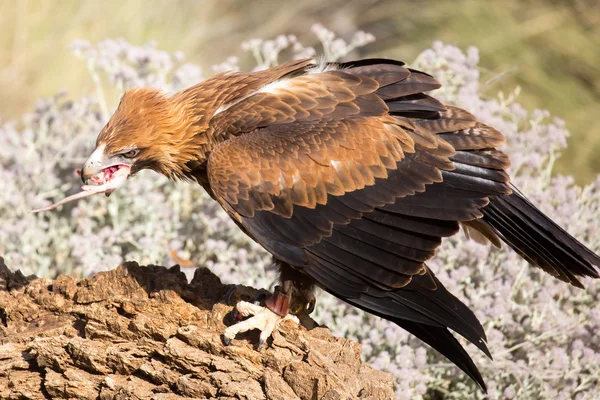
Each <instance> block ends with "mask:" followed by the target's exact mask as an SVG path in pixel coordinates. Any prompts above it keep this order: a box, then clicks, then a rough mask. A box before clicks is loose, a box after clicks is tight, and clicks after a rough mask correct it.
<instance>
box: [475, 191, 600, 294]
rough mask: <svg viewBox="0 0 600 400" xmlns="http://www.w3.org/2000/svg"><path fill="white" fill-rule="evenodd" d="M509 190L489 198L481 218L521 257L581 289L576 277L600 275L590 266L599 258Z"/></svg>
mask: <svg viewBox="0 0 600 400" xmlns="http://www.w3.org/2000/svg"><path fill="white" fill-rule="evenodd" d="M511 186H512V185H511ZM512 189H513V193H512V194H510V195H504V196H493V197H490V203H489V205H488V206H486V207H485V208H484V209H483V210H482V211H483V214H484V217H483V221H485V222H486V223H487V224H488V225H489V226H490V227H492V229H494V231H495V232H496V234H497V235H498V236H499V237H500V238H501V239H502V240H503V241H504V242H506V243H507V244H508V245H509V246H510V247H511V248H512V249H513V250H515V251H516V252H517V253H518V254H519V255H521V257H523V258H524V259H526V260H527V261H529V262H530V263H531V264H533V265H537V266H539V267H540V268H542V269H543V270H544V271H546V272H548V273H549V274H550V275H552V276H554V277H556V278H558V279H560V280H563V281H565V282H569V283H571V284H572V285H574V286H577V287H580V288H583V285H582V284H581V282H579V280H578V279H577V276H591V277H593V278H598V277H600V275H598V271H597V269H596V268H595V267H594V266H596V267H598V266H600V257H598V255H596V254H594V253H593V252H592V251H591V250H589V249H588V248H587V247H585V246H584V245H583V244H581V243H580V242H579V241H578V240H577V239H575V238H574V237H573V236H571V235H569V234H568V233H567V232H566V231H565V230H564V229H562V228H561V227H560V226H558V225H557V224H556V223H554V222H553V221H552V220H551V219H550V218H548V217H547V216H546V215H544V213H542V212H541V211H540V210H538V209H537V208H536V207H535V206H534V205H533V204H531V202H530V201H529V200H527V198H525V196H523V194H521V192H519V190H518V189H517V188H515V187H514V186H512Z"/></svg>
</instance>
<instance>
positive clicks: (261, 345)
mask: <svg viewBox="0 0 600 400" xmlns="http://www.w3.org/2000/svg"><path fill="white" fill-rule="evenodd" d="M264 347H265V341H264V340H262V339H260V340H259V341H258V351H259V352H261V351H262V350H263V349H264Z"/></svg>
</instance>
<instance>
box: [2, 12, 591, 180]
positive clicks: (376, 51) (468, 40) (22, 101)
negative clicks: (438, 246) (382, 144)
mask: <svg viewBox="0 0 600 400" xmlns="http://www.w3.org/2000/svg"><path fill="white" fill-rule="evenodd" d="M316 22H320V23H322V24H323V25H325V26H326V27H327V28H329V29H331V30H333V31H335V32H337V33H338V34H339V35H340V36H341V37H346V38H347V37H349V36H351V34H352V33H354V32H355V31H357V30H359V29H363V30H365V31H368V32H371V33H373V34H375V36H376V37H377V41H376V42H375V43H373V44H370V45H369V46H367V47H366V48H364V49H361V50H360V54H358V55H360V56H381V57H391V58H397V59H402V60H405V61H408V62H411V61H413V60H414V58H415V57H416V56H417V55H418V54H419V53H420V52H421V51H423V50H424V49H426V48H428V47H430V46H431V44H432V42H433V41H434V40H442V41H444V42H446V43H450V44H454V45H457V46H460V47H462V48H466V47H468V46H477V47H478V48H479V49H480V57H481V62H480V65H481V67H482V78H483V80H484V81H486V80H489V84H488V85H486V86H485V88H484V89H483V90H484V92H483V93H482V95H483V96H490V97H491V96H496V95H497V93H498V92H499V91H503V92H512V91H513V89H514V88H515V87H516V86H517V85H519V86H521V88H522V91H521V95H520V97H519V98H518V101H519V102H520V103H522V104H523V105H524V106H525V107H526V108H527V109H534V108H545V109H548V110H550V112H551V113H552V115H554V116H557V117H560V118H563V119H565V120H566V121H567V127H568V128H569V130H570V131H571V133H572V137H571V138H570V142H569V148H568V150H567V151H566V152H565V155H564V156H563V157H562V159H561V160H560V162H559V163H558V171H559V172H565V173H569V174H573V175H574V176H575V177H576V180H577V181H578V182H579V183H585V182H588V181H590V180H592V179H593V178H594V177H595V176H596V175H597V174H598V172H600V157H598V156H597V155H596V154H600V128H598V126H597V123H596V121H597V119H598V117H600V2H599V1H598V0H562V1H560V0H543V1H542V0H529V1H522V0H505V1H501V2H500V1H497V2H492V1H476V0H455V1H446V2H441V1H430V0H423V1H408V0H406V1H405V0H354V1H338V0H303V1H267V0H255V1H247V0H246V1H245V0H206V1H193V0H163V1H158V0H152V1H148V0H125V1H123V0H106V1H102V2H100V1H96V0H93V1H92V0H0V93H1V95H0V117H1V118H2V120H3V121H6V120H9V119H14V118H17V117H18V116H19V115H20V114H22V113H24V112H27V111H29V110H31V109H32V107H33V104H34V103H35V100H36V99H37V98H39V97H45V96H51V95H53V94H54V93H56V92H57V91H58V90H59V89H61V88H66V89H68V90H69V92H70V93H71V95H72V96H75V97H76V96H79V95H80V94H83V93H89V92H91V91H92V90H93V88H92V82H91V79H90V77H89V74H88V73H87V71H86V67H85V65H83V63H82V62H80V61H79V60H77V59H76V58H75V57H74V56H73V55H72V54H71V53H70V52H69V50H68V46H69V44H70V43H71V42H72V41H73V40H74V39H85V40H88V41H91V42H96V41H99V40H102V39H104V38H117V37H124V38H125V39H127V40H128V41H130V42H132V43H134V44H144V43H146V42H148V41H150V40H156V41H157V42H158V47H159V48H161V49H164V50H168V51H170V52H172V51H175V50H182V51H183V52H184V53H185V54H186V55H187V60H188V61H190V62H193V63H197V64H200V65H201V66H203V68H204V70H205V75H210V66H211V65H213V64H217V63H220V62H222V61H224V60H225V58H226V57H228V56H230V55H237V56H240V57H242V62H241V65H242V67H243V66H249V65H251V62H250V59H249V58H248V59H245V58H244V57H249V56H248V55H246V54H244V53H243V52H242V51H241V50H240V48H239V45H240V43H241V42H242V41H244V40H248V39H250V38H253V37H259V38H264V39H268V38H273V37H275V36H276V35H278V34H281V33H287V34H291V33H293V34H296V35H297V36H298V37H299V38H300V39H301V41H302V42H303V43H304V44H306V45H309V44H311V43H312V44H314V45H316V44H317V39H316V38H315V37H314V36H313V35H312V34H311V33H310V26H311V25H312V24H313V23H316ZM317 48H318V47H317ZM495 78H498V79H495Z"/></svg>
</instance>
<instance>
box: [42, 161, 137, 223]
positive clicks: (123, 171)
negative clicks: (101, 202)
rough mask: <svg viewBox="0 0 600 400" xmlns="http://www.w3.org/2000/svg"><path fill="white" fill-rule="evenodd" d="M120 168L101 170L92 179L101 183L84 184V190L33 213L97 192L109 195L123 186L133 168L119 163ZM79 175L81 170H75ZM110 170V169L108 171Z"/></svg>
mask: <svg viewBox="0 0 600 400" xmlns="http://www.w3.org/2000/svg"><path fill="white" fill-rule="evenodd" d="M118 167H119V168H118V169H116V170H114V168H113V167H109V168H113V169H111V170H110V173H106V174H105V173H104V171H102V172H100V173H99V174H97V175H94V177H93V178H94V179H90V180H92V181H94V182H97V183H99V184H98V185H84V186H82V187H81V189H82V191H81V192H79V193H75V194H73V195H71V196H68V197H65V198H64V199H62V200H60V201H58V202H56V203H54V204H52V205H50V206H48V207H44V208H39V209H37V210H32V211H30V212H31V213H38V212H42V211H50V210H54V209H55V208H56V207H58V206H62V205H63V204H66V203H70V202H72V201H75V200H79V199H83V198H84V197H89V196H93V195H95V194H100V193H104V194H106V195H107V196H109V195H110V194H111V193H112V192H113V191H114V190H116V189H118V188H120V187H121V186H123V184H124V183H125V181H126V180H127V178H128V177H129V174H130V172H131V168H130V167H129V166H127V165H119V166H118ZM107 169H108V168H107ZM75 172H76V173H77V175H81V171H80V170H77V171H75ZM107 172H109V171H107Z"/></svg>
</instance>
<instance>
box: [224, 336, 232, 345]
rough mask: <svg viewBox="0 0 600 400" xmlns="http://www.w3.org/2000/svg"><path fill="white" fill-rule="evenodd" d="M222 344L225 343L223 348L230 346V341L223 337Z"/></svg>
mask: <svg viewBox="0 0 600 400" xmlns="http://www.w3.org/2000/svg"><path fill="white" fill-rule="evenodd" d="M223 343H225V346H231V339H229V338H228V337H227V336H225V335H223Z"/></svg>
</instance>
